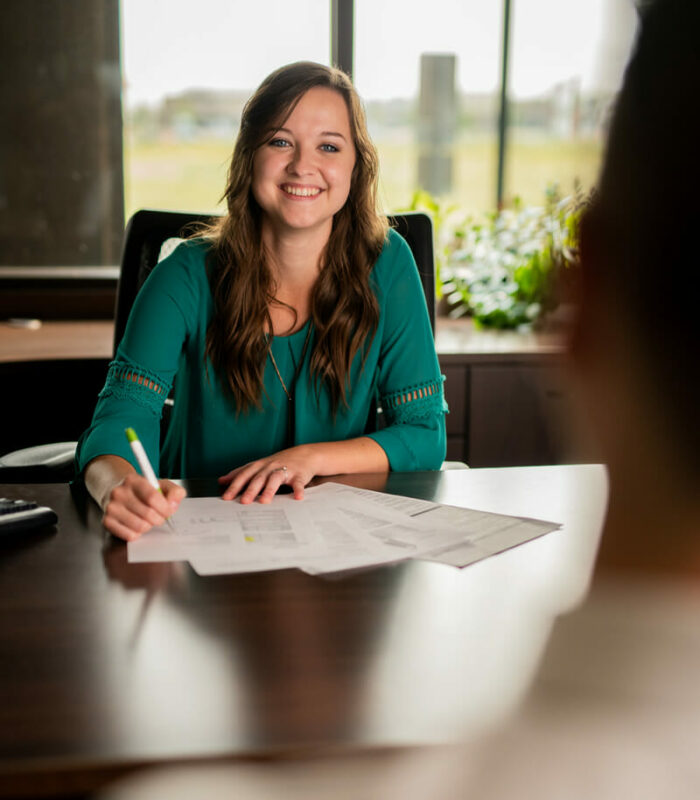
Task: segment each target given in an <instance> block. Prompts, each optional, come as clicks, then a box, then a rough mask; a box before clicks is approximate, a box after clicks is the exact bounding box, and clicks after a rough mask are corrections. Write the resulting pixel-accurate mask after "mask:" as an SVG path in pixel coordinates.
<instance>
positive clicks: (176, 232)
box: [114, 209, 435, 352]
mask: <svg viewBox="0 0 700 800" xmlns="http://www.w3.org/2000/svg"><path fill="white" fill-rule="evenodd" d="M212 219H213V217H212V216H211V215H209V214H196V213H188V212H181V211H152V210H148V209H144V210H141V211H137V212H136V213H135V214H134V215H133V217H131V219H130V220H129V223H128V224H127V226H126V231H125V233H124V246H123V249H122V260H121V271H120V277H119V287H118V289H117V302H116V307H115V313H114V323H115V324H114V351H115V352H116V349H117V346H118V344H119V342H120V341H121V339H122V336H123V335H124V329H125V328H126V321H127V319H128V317H129V312H130V311H131V307H132V305H133V304H134V300H135V299H136V295H137V294H138V291H139V289H140V288H141V286H142V285H143V283H144V281H145V280H146V278H147V277H148V275H149V273H150V272H151V270H152V269H153V268H154V267H155V265H156V264H157V263H158V261H159V260H160V259H161V251H162V247H163V243H164V242H166V241H167V240H168V239H178V238H181V237H182V236H186V235H188V233H190V232H191V231H192V229H193V226H194V225H197V224H201V223H203V222H209V221H211V220H212ZM388 219H389V224H390V225H391V226H392V227H393V228H396V230H397V231H398V232H399V233H400V234H401V235H402V236H403V237H404V239H406V241H407V242H408V245H409V247H410V248H411V251H412V252H413V257H414V258H415V259H416V264H417V265H418V272H419V274H420V278H421V283H422V285H423V291H424V292H425V298H426V302H427V305H428V313H429V315H430V324H431V327H432V329H433V332H434V331H435V259H434V255H433V225H432V221H431V219H430V217H429V216H428V215H427V214H424V213H422V212H412V213H408V214H393V215H392V216H390V217H389V218H388ZM188 228H189V231H188Z"/></svg>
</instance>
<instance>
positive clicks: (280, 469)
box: [272, 467, 287, 475]
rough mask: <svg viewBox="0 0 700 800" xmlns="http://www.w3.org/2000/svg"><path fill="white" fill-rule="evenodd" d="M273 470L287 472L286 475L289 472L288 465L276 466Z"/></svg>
mask: <svg viewBox="0 0 700 800" xmlns="http://www.w3.org/2000/svg"><path fill="white" fill-rule="evenodd" d="M272 471H273V472H284V473H285V475H286V473H287V467H275V468H274V469H273V470H272Z"/></svg>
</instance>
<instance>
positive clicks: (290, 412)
mask: <svg viewBox="0 0 700 800" xmlns="http://www.w3.org/2000/svg"><path fill="white" fill-rule="evenodd" d="M310 337H311V323H309V329H308V330H307V331H306V338H305V339H304V347H303V348H302V351H301V355H300V356H299V362H298V364H297V365H296V369H295V370H294V377H293V378H292V384H291V388H292V392H293V393H294V394H293V395H292V394H290V392H289V389H287V385H286V384H285V382H284V380H283V378H282V374H281V373H280V371H279V367H278V366H277V362H276V361H275V356H274V355H273V353H272V341H270V347H269V348H268V351H267V352H268V353H269V355H270V361H271V362H272V366H273V367H274V369H275V373H276V374H277V378H278V379H279V382H280V383H281V384H282V388H283V389H284V393H285V394H286V395H287V401H288V402H287V446H288V447H291V446H292V445H293V444H294V396H296V391H297V380H298V379H299V373H300V372H301V367H302V365H303V363H304V358H305V357H306V348H307V347H308V345H309V338H310Z"/></svg>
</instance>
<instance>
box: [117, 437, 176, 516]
mask: <svg viewBox="0 0 700 800" xmlns="http://www.w3.org/2000/svg"><path fill="white" fill-rule="evenodd" d="M124 433H126V438H127V439H128V441H129V444H130V445H131V449H132V451H133V453H134V456H136V461H137V462H138V465H139V467H140V468H141V473H142V474H143V477H144V478H145V479H146V480H147V481H148V482H149V483H150V484H151V486H152V487H153V488H154V489H157V490H158V491H159V492H160V493H161V494H163V490H162V489H161V488H160V484H159V483H158V478H156V473H155V472H154V471H153V467H152V466H151V462H150V461H149V460H148V456H147V455H146V451H145V450H144V449H143V445H142V444H141V442H140V440H139V437H138V436H137V435H136V431H135V430H134V429H133V428H126V429H125V431H124ZM165 521H166V522H167V523H168V526H169V527H170V529H171V530H174V528H173V523H172V522H171V520H170V517H166V520H165Z"/></svg>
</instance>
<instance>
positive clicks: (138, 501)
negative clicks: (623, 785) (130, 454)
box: [102, 473, 187, 542]
mask: <svg viewBox="0 0 700 800" xmlns="http://www.w3.org/2000/svg"><path fill="white" fill-rule="evenodd" d="M159 483H160V488H161V491H158V490H157V489H155V488H154V487H153V486H151V484H150V483H149V482H148V481H147V480H146V479H145V478H144V477H143V476H141V475H137V474H135V473H134V474H131V475H127V476H126V477H125V478H124V480H122V481H120V483H118V484H117V485H116V486H115V487H114V488H113V489H112V490H111V492H110V493H109V494H108V495H107V497H106V498H105V500H104V501H103V502H104V504H103V511H104V516H103V517H102V524H103V525H104V527H105V529H106V530H108V531H109V532H110V533H112V534H114V535H115V536H118V537H119V538H120V539H125V540H126V541H127V542H133V541H134V539H138V538H139V536H141V535H142V534H144V533H146V531H149V530H150V529H151V528H153V527H154V526H156V525H163V524H164V523H165V521H166V519H168V517H171V516H172V515H173V514H174V513H175V511H177V508H178V506H179V505H180V501H181V500H182V498H183V497H184V496H185V495H186V494H187V492H186V491H185V490H184V489H183V488H182V486H178V485H177V484H175V483H173V482H172V481H169V480H161V481H159Z"/></svg>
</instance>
